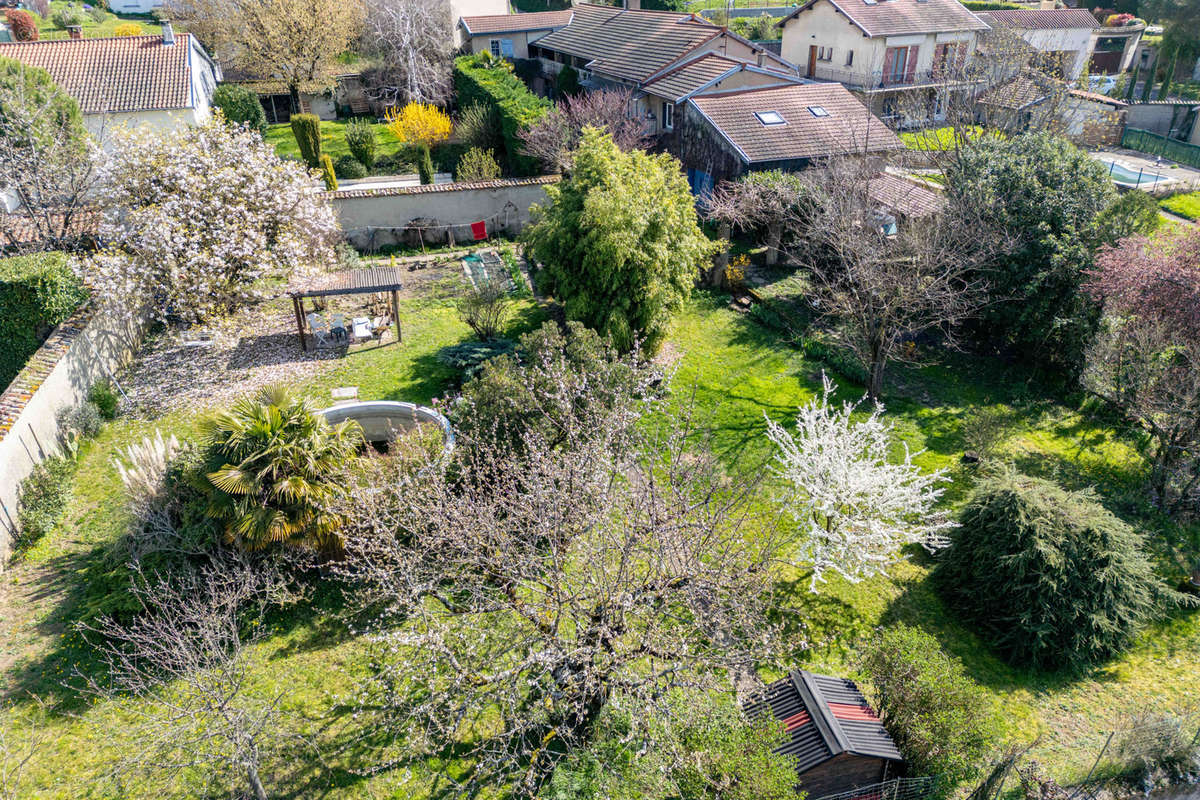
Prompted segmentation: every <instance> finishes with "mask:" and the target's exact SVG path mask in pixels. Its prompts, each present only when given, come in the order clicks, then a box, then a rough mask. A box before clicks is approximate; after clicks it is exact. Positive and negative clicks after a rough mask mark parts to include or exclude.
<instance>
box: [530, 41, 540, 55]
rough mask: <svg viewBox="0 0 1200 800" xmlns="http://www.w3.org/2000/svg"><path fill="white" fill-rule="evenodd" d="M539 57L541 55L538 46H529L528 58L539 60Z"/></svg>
mask: <svg viewBox="0 0 1200 800" xmlns="http://www.w3.org/2000/svg"><path fill="white" fill-rule="evenodd" d="M541 55H542V51H541V50H538V46H537V45H536V44H531V45H529V57H530V58H540V57H541Z"/></svg>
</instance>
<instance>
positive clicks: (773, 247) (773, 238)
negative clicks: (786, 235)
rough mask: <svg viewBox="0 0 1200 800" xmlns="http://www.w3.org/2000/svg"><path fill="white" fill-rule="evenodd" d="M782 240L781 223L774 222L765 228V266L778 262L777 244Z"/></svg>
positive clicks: (771, 265)
mask: <svg viewBox="0 0 1200 800" xmlns="http://www.w3.org/2000/svg"><path fill="white" fill-rule="evenodd" d="M782 239H783V223H782V222H776V223H773V224H772V225H769V226H768V227H767V266H768V267H773V266H775V264H776V263H778V261H779V242H780V241H781V240H782Z"/></svg>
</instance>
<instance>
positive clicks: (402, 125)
mask: <svg viewBox="0 0 1200 800" xmlns="http://www.w3.org/2000/svg"><path fill="white" fill-rule="evenodd" d="M387 129H388V131H389V132H390V133H391V134H392V135H393V136H395V137H396V138H397V139H399V140H400V141H401V142H402V143H404V144H416V145H424V146H426V147H432V146H433V145H435V144H437V143H438V142H444V141H446V140H447V139H449V138H450V130H451V124H450V117H449V115H447V114H446V113H445V112H444V111H441V110H440V109H438V108H437V107H436V106H432V105H429V104H427V103H409V104H408V105H406V106H405V107H404V108H402V109H400V110H399V111H396V109H394V108H389V109H388V112H387Z"/></svg>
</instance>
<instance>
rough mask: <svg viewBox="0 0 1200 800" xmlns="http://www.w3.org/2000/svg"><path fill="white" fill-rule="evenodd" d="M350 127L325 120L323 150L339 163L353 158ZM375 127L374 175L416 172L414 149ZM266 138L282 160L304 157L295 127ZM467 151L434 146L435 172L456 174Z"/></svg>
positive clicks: (274, 127)
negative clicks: (348, 134) (294, 132)
mask: <svg viewBox="0 0 1200 800" xmlns="http://www.w3.org/2000/svg"><path fill="white" fill-rule="evenodd" d="M346 124H347V120H344V119H338V120H321V151H322V152H324V153H328V154H329V157H330V158H331V159H333V161H334V163H335V164H336V163H337V160H338V159H339V158H341V157H342V156H347V155H350V148H349V147H348V146H347V145H346ZM371 126H372V127H373V128H375V136H376V150H375V156H376V161H375V167H374V169H373V170H372V171H371V172H372V174H374V175H396V174H401V173H409V172H416V171H417V168H416V159H417V156H416V154H415V153H414V152H413V151H412V149H411V148H407V147H405V146H403V145H401V144H400V143H399V142H397V141H396V137H395V136H393V135H392V134H391V133H390V132H389V131H388V129H387V125H386V124H384V123H382V122H373V123H371ZM265 139H266V142H267V144H269V145H271V146H272V147H274V148H275V152H276V153H278V154H279V156H280V157H281V158H294V159H299V158H300V146H299V145H298V144H296V137H295V136H294V135H293V134H292V126H291V125H289V124H287V123H281V124H279V125H272V126H270V127H269V128H268V129H267V135H266V137H265ZM464 149H465V147H464V146H463V145H461V144H458V143H456V142H445V143H443V144H440V145H436V146H434V147H433V148H431V150H430V156H431V157H432V158H433V165H434V169H436V170H437V171H438V172H450V173H453V172H454V168H455V167H456V166H457V164H458V159H459V158H460V157H461V156H462V152H463V150H464Z"/></svg>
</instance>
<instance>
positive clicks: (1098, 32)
mask: <svg viewBox="0 0 1200 800" xmlns="http://www.w3.org/2000/svg"><path fill="white" fill-rule="evenodd" d="M1116 16H1117V17H1118V18H1124V17H1129V15H1128V14H1124V15H1116ZM1145 30H1146V23H1144V22H1142V21H1141V20H1139V19H1136V18H1132V17H1130V18H1128V19H1124V20H1123V21H1122V22H1121V24H1119V25H1108V26H1101V27H1098V28H1096V29H1095V30H1094V31H1092V37H1093V38H1094V39H1095V41H1094V42H1093V44H1092V60H1091V64H1090V65H1089V69H1088V71H1089V72H1091V73H1093V74H1096V73H1104V74H1108V75H1111V74H1114V73H1120V72H1127V71H1128V70H1129V68H1130V67H1131V66H1132V65H1133V55H1134V53H1136V52H1137V49H1138V44H1139V43H1140V42H1141V41H1142V34H1143V33H1144V32H1145Z"/></svg>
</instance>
